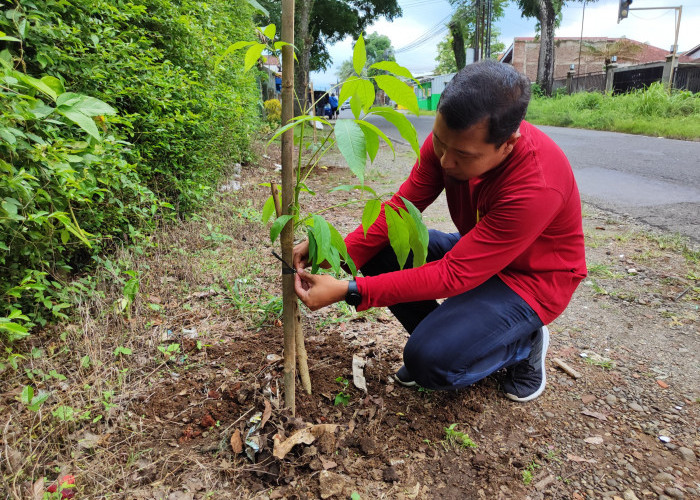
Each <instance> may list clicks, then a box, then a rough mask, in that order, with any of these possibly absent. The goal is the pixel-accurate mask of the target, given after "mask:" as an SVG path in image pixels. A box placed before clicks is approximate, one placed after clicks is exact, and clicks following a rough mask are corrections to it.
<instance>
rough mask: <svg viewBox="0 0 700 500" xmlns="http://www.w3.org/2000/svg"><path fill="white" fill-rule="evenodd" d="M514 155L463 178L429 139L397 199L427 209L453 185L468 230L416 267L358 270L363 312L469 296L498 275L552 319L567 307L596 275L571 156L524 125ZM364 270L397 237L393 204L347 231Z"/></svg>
mask: <svg viewBox="0 0 700 500" xmlns="http://www.w3.org/2000/svg"><path fill="white" fill-rule="evenodd" d="M520 133H521V137H520V140H519V141H518V142H517V143H516V145H515V147H514V149H513V151H512V152H511V154H510V155H509V156H508V158H507V159H506V160H505V161H504V162H503V163H502V164H501V165H499V166H498V167H496V168H494V169H492V170H490V171H488V172H486V173H485V174H483V175H481V176H479V177H477V178H474V179H470V180H469V181H457V180H454V179H452V178H450V177H447V176H446V175H445V174H444V173H443V171H442V169H441V168H440V161H439V159H438V158H437V156H436V155H435V152H434V150H433V141H432V135H431V136H428V138H427V139H426V141H425V142H424V143H423V146H422V148H421V154H420V166H419V165H418V163H416V165H414V167H413V170H412V171H411V174H410V175H409V177H408V179H407V180H406V181H405V182H404V183H403V184H402V185H401V187H400V188H399V191H398V192H397V193H396V194H395V195H394V196H393V198H392V199H391V200H390V202H389V203H391V204H392V205H395V206H396V205H398V206H403V202H402V201H401V199H400V198H401V197H403V198H406V199H407V200H410V201H411V202H412V203H413V204H414V205H415V206H416V207H417V208H418V209H419V210H421V211H423V210H424V209H425V208H426V207H427V206H428V205H430V204H431V203H432V202H433V201H435V199H436V198H437V197H438V195H439V194H440V193H441V192H442V190H443V189H444V190H445V194H446V197H447V205H448V208H449V210H450V215H451V216H452V220H453V222H454V224H455V226H456V227H457V230H458V231H459V233H460V234H461V235H462V237H461V239H460V240H459V241H458V242H457V244H456V245H455V246H454V248H452V250H450V251H449V252H448V253H447V254H445V256H444V257H443V258H442V259H440V260H437V261H434V262H429V263H427V264H425V265H424V266H421V267H419V268H416V269H404V270H402V271H395V272H390V273H386V274H382V275H379V276H368V277H358V278H357V287H358V290H359V292H360V294H361V295H362V303H361V304H360V305H359V306H358V308H357V309H358V311H362V310H365V309H367V308H369V307H376V306H389V305H393V304H397V303H401V302H412V301H417V300H428V299H439V298H446V297H452V296H455V295H459V294H460V293H463V292H466V291H468V290H471V289H473V288H475V287H477V286H478V285H480V284H481V283H483V282H485V281H486V280H488V279H489V278H491V277H492V276H494V275H496V274H497V275H498V276H499V277H500V278H501V279H502V280H503V282H504V283H505V284H506V285H508V286H509V287H510V288H511V289H512V290H513V291H514V292H516V293H517V294H518V295H519V296H520V297H522V298H523V299H524V300H525V301H526V302H527V303H528V304H529V305H530V306H531V307H532V308H533V309H534V311H535V312H536V313H537V315H538V316H539V317H540V319H541V320H542V322H543V323H544V324H548V323H550V322H551V321H552V320H554V319H555V318H556V317H557V316H559V315H560V314H561V313H562V312H563V311H564V309H565V308H566V306H567V304H568V303H569V300H571V296H572V295H573V293H574V290H575V289H576V286H577V285H578V283H579V282H580V281H581V280H582V279H583V278H584V277H585V276H586V261H585V252H584V240H583V228H582V221H581V200H580V197H579V192H578V188H577V186H576V181H575V180H574V174H573V172H572V170H571V166H570V165H569V161H568V160H567V159H566V156H564V153H563V152H562V151H561V149H559V147H558V146H557V145H556V144H555V143H554V142H553V141H552V140H551V139H550V138H549V137H548V136H547V135H545V134H544V133H543V132H542V131H540V130H539V129H537V128H535V127H534V126H532V125H530V124H529V123H527V122H523V123H522V124H521V126H520ZM345 243H346V245H347V247H348V252H349V254H350V256H351V257H352V259H353V261H354V262H355V265H356V266H357V267H358V268H360V267H361V266H362V265H364V264H365V263H366V262H367V261H368V260H369V259H371V258H372V257H373V256H374V255H375V254H376V253H377V252H379V250H381V249H382V248H384V247H385V246H386V245H387V244H388V238H387V226H386V219H385V216H384V211H382V213H381V215H380V216H379V218H378V219H377V221H376V222H375V223H374V224H373V225H372V227H371V228H370V229H369V231H368V232H367V237H366V238H365V236H364V232H363V229H362V226H359V227H358V228H357V229H356V230H355V231H354V232H352V233H350V234H349V235H348V236H347V237H346V238H345Z"/></svg>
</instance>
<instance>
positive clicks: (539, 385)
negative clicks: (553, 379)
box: [502, 326, 549, 403]
mask: <svg viewBox="0 0 700 500" xmlns="http://www.w3.org/2000/svg"><path fill="white" fill-rule="evenodd" d="M548 348H549V330H548V329H547V327H546V326H543V327H542V328H540V329H539V330H537V331H536V332H535V333H533V334H532V349H531V351H530V356H528V358H527V359H524V360H522V361H520V362H519V363H516V364H514V365H512V366H509V367H508V369H507V371H506V378H505V380H504V381H503V383H502V386H503V390H504V391H505V393H506V397H507V398H508V399H512V400H513V401H519V402H521V403H524V402H525V401H531V400H533V399H535V398H536V397H538V396H539V395H540V394H542V392H543V391H544V386H545V385H546V382H547V374H546V372H545V365H544V360H545V357H546V356H547V349H548Z"/></svg>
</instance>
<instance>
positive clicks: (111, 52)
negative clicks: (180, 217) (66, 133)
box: [4, 0, 259, 211]
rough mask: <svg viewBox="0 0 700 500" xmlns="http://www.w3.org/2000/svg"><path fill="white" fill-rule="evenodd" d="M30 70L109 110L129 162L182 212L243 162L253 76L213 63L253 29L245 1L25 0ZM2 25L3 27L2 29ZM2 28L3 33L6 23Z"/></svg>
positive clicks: (233, 63) (251, 122)
mask: <svg viewBox="0 0 700 500" xmlns="http://www.w3.org/2000/svg"><path fill="white" fill-rule="evenodd" d="M20 5H22V6H23V7H22V8H21V9H17V11H18V12H20V14H17V15H22V16H25V18H26V19H27V20H29V19H35V21H28V22H27V24H26V29H25V35H24V43H25V47H24V50H25V52H26V54H27V55H26V56H25V60H26V65H27V71H28V72H29V73H32V74H39V73H42V72H43V73H46V74H51V75H54V76H57V77H58V78H61V79H63V80H64V81H65V85H66V87H67V88H70V89H71V90H74V91H77V92H83V93H86V94H89V95H93V96H95V97H97V98H99V99H102V100H103V101H105V102H107V103H109V104H111V105H112V106H114V107H115V108H116V109H117V110H118V111H119V112H120V117H119V118H118V119H117V120H116V121H117V122H118V125H119V128H120V130H121V132H122V133H123V134H124V136H125V137H124V138H125V139H126V140H127V141H129V142H131V143H132V144H133V148H132V149H131V158H130V160H131V162H132V163H134V164H136V165H137V171H138V173H139V175H140V176H141V178H142V179H143V180H144V181H145V182H146V183H147V184H148V186H149V187H150V188H151V189H152V190H153V191H155V192H156V193H158V194H159V195H162V196H164V197H165V198H167V199H168V200H169V201H171V202H172V203H173V204H174V205H175V206H176V208H177V209H178V210H182V211H188V210H190V209H192V208H193V205H196V204H197V202H199V201H201V200H203V199H204V198H205V195H206V190H207V186H210V185H212V184H213V182H214V181H215V180H216V178H217V177H218V176H219V175H220V173H221V170H222V168H223V167H224V166H225V165H224V164H225V161H226V160H229V159H230V160H235V161H238V160H246V159H247V155H248V152H247V151H248V137H249V136H250V135H251V132H252V131H253V129H254V126H255V123H256V118H257V117H256V116H254V115H253V116H251V114H250V113H249V112H247V110H248V109H254V108H255V104H256V102H257V101H258V100H259V99H258V97H257V93H256V89H257V87H256V85H255V81H254V78H252V77H251V76H249V75H245V74H243V72H242V68H241V64H240V60H234V59H232V58H231V59H229V60H226V61H224V62H223V63H222V65H221V67H220V68H219V70H217V69H216V68H215V65H214V63H215V61H216V60H217V58H218V57H219V56H220V55H221V54H222V53H223V52H224V51H225V49H226V47H228V45H229V44H230V43H232V41H234V40H239V39H241V38H243V37H244V36H247V35H248V33H249V32H250V31H251V28H252V21H251V19H250V16H251V14H252V13H251V10H250V8H249V7H248V6H247V4H246V3H245V2H243V3H242V4H240V3H239V2H234V3H232V2H228V1H226V0H213V1H211V2H204V1H201V0H183V1H181V2H170V1H168V0H136V1H133V2H121V1H115V0H75V1H73V2H71V3H68V2H64V1H62V0H48V1H47V2H42V3H33V2H30V1H25V0H22V1H20ZM7 28H9V26H8V27H7ZM4 31H6V32H7V31H8V30H7V29H5V30H4Z"/></svg>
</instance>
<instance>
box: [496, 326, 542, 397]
mask: <svg viewBox="0 0 700 500" xmlns="http://www.w3.org/2000/svg"><path fill="white" fill-rule="evenodd" d="M541 329H542V333H543V335H542V337H543V338H542V366H541V367H540V369H541V370H542V383H541V384H540V387H539V388H538V389H537V390H536V391H535V392H533V393H532V394H530V395H529V396H525V397H523V398H519V397H518V396H516V395H515V394H508V393H506V397H507V398H508V399H510V400H511V401H517V402H518V403H525V402H527V401H532V400H533V399H535V398H538V397H539V396H540V394H542V393H543V392H544V387H545V386H546V385H547V371H546V370H545V364H544V363H545V359H546V358H547V350H548V349H549V329H548V328H547V327H546V326H543V327H542V328H541Z"/></svg>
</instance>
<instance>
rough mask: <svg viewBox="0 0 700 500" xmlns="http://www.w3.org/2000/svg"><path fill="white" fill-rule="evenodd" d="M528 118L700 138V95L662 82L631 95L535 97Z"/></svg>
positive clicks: (630, 131) (548, 123) (570, 125)
mask: <svg viewBox="0 0 700 500" xmlns="http://www.w3.org/2000/svg"><path fill="white" fill-rule="evenodd" d="M526 119H527V120H528V121H530V122H532V123H535V124H538V125H554V126H558V127H573V128H585V129H593V130H608V131H613V132H625V133H628V134H640V135H650V136H655V137H667V138H672V139H686V140H700V94H693V93H691V92H687V91H676V90H674V91H672V92H670V93H669V92H668V91H667V90H666V88H665V87H664V86H663V85H661V84H660V83H654V84H652V85H650V86H649V87H648V88H646V89H640V90H636V91H633V92H630V93H628V94H622V95H614V96H611V95H606V94H601V93H598V92H579V93H577V94H572V95H558V96H555V97H551V98H546V97H533V99H532V100H531V102H530V107H529V108H528V114H527V117H526Z"/></svg>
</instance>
